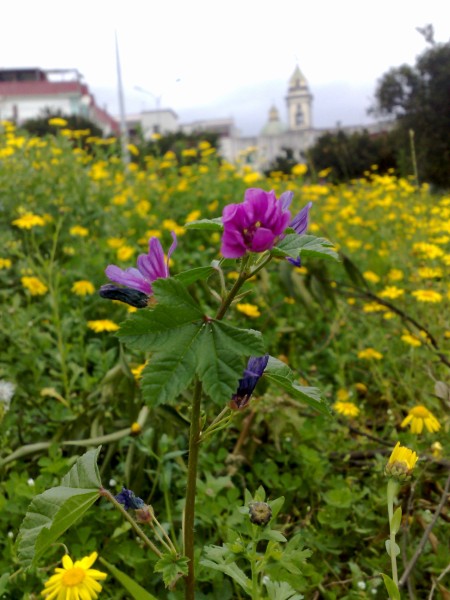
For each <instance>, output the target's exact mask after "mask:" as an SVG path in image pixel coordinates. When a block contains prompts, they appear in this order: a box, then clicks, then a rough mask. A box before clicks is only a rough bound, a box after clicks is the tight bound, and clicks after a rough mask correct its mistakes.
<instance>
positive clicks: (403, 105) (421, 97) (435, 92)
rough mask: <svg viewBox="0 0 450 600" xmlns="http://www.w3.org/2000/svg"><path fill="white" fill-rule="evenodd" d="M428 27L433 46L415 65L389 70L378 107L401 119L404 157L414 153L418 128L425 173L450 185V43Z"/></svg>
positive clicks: (425, 177)
mask: <svg viewBox="0 0 450 600" xmlns="http://www.w3.org/2000/svg"><path fill="white" fill-rule="evenodd" d="M425 31H426V33H427V35H426V39H427V40H428V41H429V43H430V46H429V47H427V49H426V50H425V51H424V52H423V53H422V54H421V55H419V56H418V57H417V59H416V64H415V65H414V66H409V65H401V66H400V67H395V68H393V69H391V70H390V71H388V72H387V73H386V74H385V75H383V77H382V78H381V79H380V80H379V81H378V84H377V88H376V91H375V102H376V104H375V106H374V107H373V108H372V112H374V113H376V114H379V115H389V116H394V117H395V118H396V120H397V126H396V129H395V137H396V141H397V145H398V151H399V153H400V154H403V155H404V156H411V153H410V151H409V139H410V134H409V132H410V131H411V130H412V131H414V140H415V150H416V155H417V167H418V174H419V177H420V178H421V179H423V180H425V181H429V182H430V183H434V184H436V185H439V186H443V187H450V169H449V165H450V136H449V131H450V42H447V43H445V44H443V43H441V44H437V43H435V42H434V39H433V35H432V33H433V32H432V29H431V30H430V29H429V28H426V29H425ZM424 35H425V34H424ZM409 162H410V169H411V170H410V172H412V165H411V159H410V160H409Z"/></svg>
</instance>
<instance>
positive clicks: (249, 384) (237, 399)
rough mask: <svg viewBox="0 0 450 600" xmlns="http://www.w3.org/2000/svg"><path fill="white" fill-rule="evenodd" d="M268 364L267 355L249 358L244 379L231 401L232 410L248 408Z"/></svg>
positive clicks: (241, 380) (240, 380)
mask: <svg viewBox="0 0 450 600" xmlns="http://www.w3.org/2000/svg"><path fill="white" fill-rule="evenodd" d="M268 362H269V355H268V354H265V355H264V356H251V357H250V358H249V361H248V363H247V368H246V369H245V371H244V375H243V377H242V379H239V386H238V389H237V392H236V393H235V394H233V397H232V399H231V407H232V408H237V409H239V408H244V407H245V406H247V404H248V403H249V400H250V396H251V395H252V394H253V391H254V389H255V387H256V384H257V383H258V381H259V380H260V378H261V376H262V374H263V373H264V370H265V368H266V367H267V363H268Z"/></svg>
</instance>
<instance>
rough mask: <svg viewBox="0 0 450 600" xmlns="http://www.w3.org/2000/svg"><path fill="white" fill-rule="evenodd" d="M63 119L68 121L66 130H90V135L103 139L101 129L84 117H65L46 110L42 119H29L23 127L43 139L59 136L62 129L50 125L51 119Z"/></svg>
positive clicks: (59, 113)
mask: <svg viewBox="0 0 450 600" xmlns="http://www.w3.org/2000/svg"><path fill="white" fill-rule="evenodd" d="M55 117H58V118H62V119H64V120H65V121H67V126H66V129H72V130H89V135H91V136H97V137H102V136H103V133H102V130H101V129H100V127H98V126H97V125H96V124H95V123H93V122H92V121H91V120H90V119H88V118H86V117H83V116H82V115H64V114H62V113H61V112H55V111H51V110H48V109H45V110H44V112H43V114H42V116H41V117H36V118H34V119H28V120H27V121H25V122H24V123H23V125H22V127H23V129H25V130H26V131H28V133H30V134H31V135H37V136H39V137H43V136H45V135H48V134H52V135H57V134H58V132H59V131H60V129H61V127H57V126H55V125H51V124H49V119H52V118H55Z"/></svg>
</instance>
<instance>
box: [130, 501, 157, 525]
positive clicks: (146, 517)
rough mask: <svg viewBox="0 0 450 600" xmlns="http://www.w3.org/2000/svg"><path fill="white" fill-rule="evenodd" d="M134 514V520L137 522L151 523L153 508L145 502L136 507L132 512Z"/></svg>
mask: <svg viewBox="0 0 450 600" xmlns="http://www.w3.org/2000/svg"><path fill="white" fill-rule="evenodd" d="M134 516H135V517H136V521H137V522H138V523H147V524H149V523H151V522H152V520H153V509H152V507H151V506H149V505H148V504H145V505H144V506H143V507H142V508H138V509H137V510H136V511H135V512H134Z"/></svg>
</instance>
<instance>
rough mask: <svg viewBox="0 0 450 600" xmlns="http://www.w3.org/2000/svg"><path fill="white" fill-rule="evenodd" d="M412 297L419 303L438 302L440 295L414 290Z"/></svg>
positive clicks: (429, 291) (430, 291)
mask: <svg viewBox="0 0 450 600" xmlns="http://www.w3.org/2000/svg"><path fill="white" fill-rule="evenodd" d="M412 295H413V296H414V298H415V299H416V300H418V301H419V302H440V301H441V300H442V294H440V293H439V292H434V291H433V290H415V291H414V292H412Z"/></svg>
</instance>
